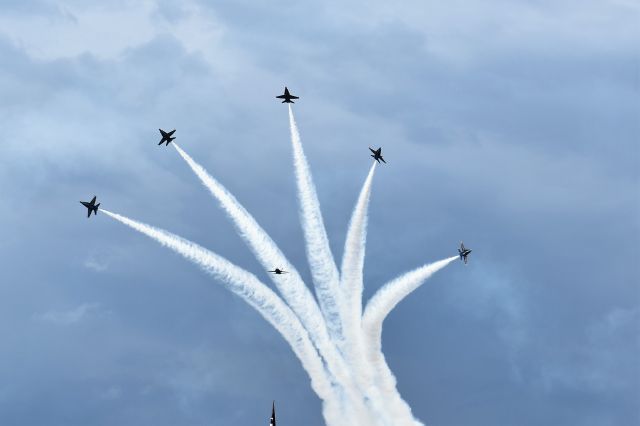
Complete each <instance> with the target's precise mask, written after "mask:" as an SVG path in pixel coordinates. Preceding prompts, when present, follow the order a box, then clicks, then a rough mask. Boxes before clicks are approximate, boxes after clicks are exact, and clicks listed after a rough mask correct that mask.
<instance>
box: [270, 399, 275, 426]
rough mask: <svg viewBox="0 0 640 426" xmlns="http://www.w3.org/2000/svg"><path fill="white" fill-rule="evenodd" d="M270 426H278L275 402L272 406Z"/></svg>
mask: <svg viewBox="0 0 640 426" xmlns="http://www.w3.org/2000/svg"><path fill="white" fill-rule="evenodd" d="M269 426H276V402H275V401H273V405H272V406H271V418H270V419H269Z"/></svg>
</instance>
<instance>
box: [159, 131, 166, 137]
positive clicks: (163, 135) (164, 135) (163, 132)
mask: <svg viewBox="0 0 640 426" xmlns="http://www.w3.org/2000/svg"><path fill="white" fill-rule="evenodd" d="M158 130H160V134H161V135H162V137H163V138H166V137H167V132H165V131H164V130H162V129H158Z"/></svg>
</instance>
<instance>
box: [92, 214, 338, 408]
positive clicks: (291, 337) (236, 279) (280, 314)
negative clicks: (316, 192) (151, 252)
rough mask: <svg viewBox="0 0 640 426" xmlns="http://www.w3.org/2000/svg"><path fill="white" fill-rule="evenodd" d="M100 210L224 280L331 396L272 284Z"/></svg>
mask: <svg viewBox="0 0 640 426" xmlns="http://www.w3.org/2000/svg"><path fill="white" fill-rule="evenodd" d="M100 211H101V212H102V213H104V214H106V215H107V216H109V217H111V218H113V219H115V220H117V221H119V222H121V223H123V224H125V225H127V226H129V227H130V228H132V229H134V230H136V231H138V232H140V233H142V234H144V235H146V236H148V237H149V238H152V239H153V240H155V241H157V242H159V243H160V244H162V245H163V246H165V247H168V248H170V249H171V250H173V251H175V252H176V253H178V254H180V255H182V256H183V257H185V258H186V259H188V260H190V261H191V262H193V263H195V264H197V265H198V266H200V267H201V268H202V269H203V270H204V271H205V272H207V273H209V274H211V275H213V276H214V277H215V278H217V279H219V280H220V281H222V282H223V283H224V284H225V286H226V287H227V288H228V289H229V290H231V291H232V292H233V293H235V294H236V295H238V296H240V297H241V298H242V299H243V300H244V301H245V302H247V303H248V304H249V305H251V306H252V307H253V308H254V309H255V310H256V311H258V312H259V313H260V315H262V316H263V318H264V319H266V320H267V321H268V322H269V323H270V324H271V325H272V326H273V327H274V328H275V329H276V330H278V331H279V332H280V334H281V335H282V336H283V337H284V339H285V340H286V341H287V343H289V345H290V346H291V347H292V348H293V351H294V352H295V354H296V356H297V357H298V359H300V362H301V363H302V365H303V367H304V369H305V370H306V371H307V373H309V376H310V377H311V384H312V387H313V389H314V391H315V392H316V393H317V394H318V395H319V396H320V397H321V398H323V399H325V398H326V399H331V396H332V394H333V391H332V390H331V383H330V381H329V378H328V377H327V374H326V371H325V369H324V366H323V364H322V360H321V359H320V357H319V356H318V353H317V351H316V350H315V348H314V346H313V344H312V343H311V341H310V339H309V337H308V334H307V331H306V330H305V329H304V327H303V326H302V324H301V323H300V321H298V318H296V316H295V314H294V313H293V312H292V311H291V309H290V308H289V307H288V306H287V305H286V304H285V303H284V302H283V301H282V300H281V299H280V298H279V297H278V295H276V294H275V293H274V292H273V291H272V290H271V289H270V288H269V287H267V286H266V285H264V284H263V283H262V282H260V280H258V279H257V278H256V277H255V276H254V275H253V274H251V273H249V272H248V271H246V270H244V269H242V268H240V267H238V266H236V265H234V264H233V263H231V262H229V261H228V260H226V259H225V258H223V257H220V256H218V255H216V254H215V253H213V252H211V251H209V250H207V249H205V248H203V247H201V246H199V245H197V244H195V243H193V242H191V241H188V240H185V239H184V238H181V237H179V236H177V235H174V234H171V233H169V232H167V231H164V230H162V229H158V228H154V227H152V226H149V225H147V224H144V223H141V222H138V221H135V220H132V219H129V218H127V217H124V216H122V215H119V214H117V213H112V212H110V211H108V210H105V209H100Z"/></svg>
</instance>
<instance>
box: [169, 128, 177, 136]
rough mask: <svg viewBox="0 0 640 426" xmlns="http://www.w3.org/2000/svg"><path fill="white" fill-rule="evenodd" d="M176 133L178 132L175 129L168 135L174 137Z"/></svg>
mask: <svg viewBox="0 0 640 426" xmlns="http://www.w3.org/2000/svg"><path fill="white" fill-rule="evenodd" d="M175 132H176V129H173V130H172V131H170V132H169V133H168V135H169V136H172V135H173V134H174V133H175Z"/></svg>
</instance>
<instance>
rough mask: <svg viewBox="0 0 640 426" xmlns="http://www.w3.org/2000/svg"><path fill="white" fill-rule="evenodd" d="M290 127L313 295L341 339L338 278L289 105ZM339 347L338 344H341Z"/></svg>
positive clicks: (328, 325)
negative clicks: (313, 287)
mask: <svg viewBox="0 0 640 426" xmlns="http://www.w3.org/2000/svg"><path fill="white" fill-rule="evenodd" d="M289 125H290V128H291V144H292V146H293V164H294V167H295V173H296V183H297V185H298V198H299V200H300V219H301V222H302V230H303V232H304V237H305V240H306V246H307V258H308V259H309V267H310V269H311V275H312V278H313V283H314V285H315V290H316V296H317V297H318V301H319V302H320V308H321V309H322V312H323V314H324V316H325V319H326V322H327V327H328V328H329V333H330V334H331V338H332V339H333V340H334V341H338V342H340V341H341V340H342V339H343V334H342V325H341V324H342V318H341V317H340V304H341V300H340V289H339V281H340V276H339V273H338V268H337V267H336V263H335V261H334V259H333V255H332V254H331V248H330V247H329V239H328V238H327V231H326V229H325V227H324V222H323V220H322V212H321V211H320V202H319V201H318V195H317V194H316V189H315V186H314V185H313V180H312V178H311V171H310V170H309V164H308V163H307V159H306V157H305V155H304V151H303V149H302V143H301V142H300V133H299V132H298V127H297V126H296V121H295V119H294V117H293V111H292V109H291V105H289ZM340 345H341V343H340Z"/></svg>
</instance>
